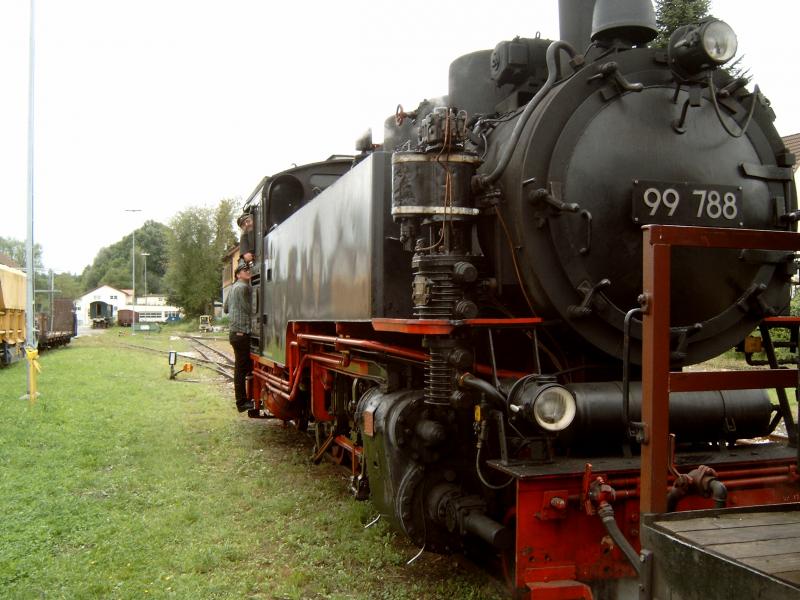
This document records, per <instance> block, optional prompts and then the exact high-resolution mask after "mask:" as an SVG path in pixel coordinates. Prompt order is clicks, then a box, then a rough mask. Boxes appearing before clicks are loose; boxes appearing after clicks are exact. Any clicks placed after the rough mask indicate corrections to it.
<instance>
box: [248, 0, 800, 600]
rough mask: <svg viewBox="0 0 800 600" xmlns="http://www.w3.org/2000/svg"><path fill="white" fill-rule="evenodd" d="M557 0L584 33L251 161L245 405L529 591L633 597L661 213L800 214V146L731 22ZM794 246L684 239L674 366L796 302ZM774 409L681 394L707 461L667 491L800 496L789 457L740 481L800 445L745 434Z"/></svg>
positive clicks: (501, 51) (491, 60) (359, 491)
mask: <svg viewBox="0 0 800 600" xmlns="http://www.w3.org/2000/svg"><path fill="white" fill-rule="evenodd" d="M560 9H561V17H562V36H563V37H564V38H565V39H564V40H560V41H551V40H545V39H541V38H539V37H535V38H530V39H526V38H514V39H513V40H510V41H503V42H500V43H499V44H498V45H497V46H496V47H495V48H494V49H493V50H482V51H478V52H474V53H472V54H468V55H466V56H462V57H460V58H457V59H456V60H455V61H454V62H453V63H452V65H451V67H450V73H449V93H448V95H447V97H446V98H445V99H443V100H439V101H423V102H422V103H421V104H420V105H419V106H418V107H417V108H416V109H415V110H413V111H405V110H403V109H402V107H398V108H397V111H396V113H395V115H394V116H392V117H390V118H389V119H388V120H387V122H386V131H385V136H384V143H383V144H382V145H380V146H379V145H375V144H373V143H372V140H371V138H369V137H365V138H364V139H362V140H360V141H359V143H358V146H357V150H358V151H359V152H360V154H359V155H357V156H355V157H343V156H332V157H330V158H329V159H328V160H325V161H322V162H319V163H314V164H308V165H302V166H298V167H294V168H291V169H289V170H286V171H283V172H280V173H277V174H274V175H271V176H268V177H266V178H264V180H263V181H262V182H261V183H260V184H259V185H258V187H257V188H256V190H255V191H254V192H253V194H252V195H251V197H250V199H249V200H248V202H247V203H246V205H245V212H246V213H249V214H251V215H252V217H253V221H254V229H253V232H252V233H248V234H247V235H251V236H252V238H251V239H249V240H248V241H247V243H248V245H249V246H250V247H251V248H253V253H254V255H255V259H254V264H253V267H252V268H251V273H252V280H251V283H252V293H253V307H254V312H253V315H252V325H253V332H254V334H253V337H252V353H251V354H252V358H253V369H252V374H251V376H250V378H249V381H248V392H249V394H250V397H251V398H252V399H253V400H254V403H255V407H256V408H255V409H254V410H252V411H250V412H249V416H251V417H254V418H257V417H274V418H278V419H282V420H284V421H287V422H293V423H294V424H296V425H297V427H298V428H299V429H302V430H305V429H308V428H309V427H310V428H311V431H312V432H313V434H314V436H315V440H316V447H315V459H317V460H319V459H321V458H322V457H323V456H324V455H325V454H326V453H328V454H330V455H332V456H333V457H334V458H336V459H337V460H340V461H342V462H344V463H345V464H347V465H349V466H350V468H351V473H352V479H351V490H352V493H353V495H354V496H355V497H356V498H358V499H369V500H371V502H372V503H373V504H374V505H375V507H376V508H377V509H378V510H379V511H380V513H381V514H382V515H383V516H384V517H385V518H387V519H389V520H390V521H391V522H392V523H393V524H394V525H395V526H396V527H397V528H398V529H399V530H400V531H402V532H403V533H405V534H406V535H407V536H408V537H409V538H410V539H411V540H412V541H413V542H414V543H415V544H417V545H418V546H419V547H420V548H424V549H425V550H428V551H433V552H457V551H463V550H465V549H466V550H470V551H473V550H475V549H481V548H482V549H486V548H490V549H492V550H493V551H495V552H497V553H498V554H500V555H502V556H503V557H504V564H505V565H506V567H507V569H506V570H507V572H508V575H509V580H510V582H511V585H512V587H513V588H515V589H516V590H517V592H518V593H519V594H520V595H524V594H526V593H530V594H532V597H534V598H536V597H559V598H572V597H576V598H577V597H580V598H586V597H591V594H592V593H594V595H595V597H606V596H608V597H623V596H625V595H626V594H636V593H638V589H637V588H636V586H635V581H634V580H633V577H634V576H635V574H636V571H635V569H634V565H632V564H631V562H629V561H628V560H627V559H631V557H633V558H632V561H633V562H635V561H636V550H635V548H636V547H638V544H639V542H638V526H639V515H638V504H637V502H636V497H637V488H638V479H637V478H638V476H639V471H638V468H639V467H638V465H639V463H638V457H637V454H638V448H639V445H638V441H640V440H637V439H636V438H635V436H632V434H631V428H630V427H629V425H630V422H632V421H636V420H637V419H638V418H639V412H640V405H641V384H640V383H639V382H640V380H641V375H642V372H641V371H642V370H641V362H642V325H641V321H640V320H639V318H637V312H636V309H637V308H639V307H640V298H639V296H640V294H641V291H642V267H641V265H642V227H643V226H644V225H648V224H671V225H695V226H713V227H722V228H731V229H759V230H776V231H793V230H794V228H795V224H796V221H797V219H798V214H799V213H798V211H797V206H796V191H795V189H794V184H793V182H792V178H791V165H792V164H793V162H794V157H793V156H792V155H791V154H790V153H789V152H788V151H787V150H786V148H785V147H784V145H783V143H782V141H781V138H780V137H779V135H778V133H777V132H776V130H775V128H774V127H773V125H772V121H773V119H774V115H773V113H772V111H771V109H770V106H769V102H768V101H767V99H766V98H765V97H764V96H763V95H762V94H761V93H760V91H759V90H758V89H757V88H756V89H755V90H753V91H750V90H749V89H748V88H747V82H746V81H744V80H742V79H737V78H735V77H732V76H731V75H730V74H728V73H727V72H726V71H725V70H724V68H722V67H723V65H725V64H726V63H727V62H728V61H730V59H731V58H732V57H733V56H734V54H735V53H736V36H735V33H734V32H733V31H732V29H731V28H730V27H729V26H728V25H727V24H725V23H724V22H723V21H720V20H717V19H707V20H704V21H702V22H700V23H695V24H691V25H687V26H685V27H682V28H680V29H678V30H677V31H676V32H675V33H674V34H673V36H672V38H671V40H670V43H669V46H668V48H666V49H657V48H650V47H647V43H648V42H649V41H650V40H652V39H653V38H654V36H655V34H656V30H655V18H654V15H653V10H652V6H651V5H650V3H649V1H644V2H614V1H611V0H597V2H596V3H595V2H584V1H575V0H573V1H567V0H563V1H562V3H561V7H560ZM584 48H585V52H583V53H581V52H579V50H581V49H584ZM793 259H794V256H793V254H792V253H789V252H763V251H741V250H713V251H709V250H706V249H704V250H702V251H701V250H697V249H688V248H686V249H676V250H675V251H674V254H673V259H672V260H673V263H672V264H673V273H674V276H673V285H672V297H671V299H670V301H671V305H672V307H673V310H672V313H671V319H672V322H671V329H670V336H671V342H670V361H671V367H672V369H673V370H679V369H681V368H683V367H686V366H689V365H692V364H695V363H698V362H701V361H704V360H706V359H708V358H710V357H715V356H717V355H719V354H721V353H723V352H725V351H727V350H729V349H730V348H732V347H734V346H736V345H737V344H738V343H739V342H740V341H741V340H742V339H743V338H744V337H745V336H746V335H747V334H748V333H749V332H751V331H752V330H753V328H754V327H756V326H757V325H758V323H759V322H760V321H761V320H762V319H763V318H764V317H766V316H769V315H774V314H780V313H781V312H782V311H784V310H785V309H786V307H787V306H788V302H789V286H790V281H791V276H792V274H793V265H794V260H793ZM623 395H625V396H626V398H627V403H628V404H629V414H628V416H627V418H626V414H627V413H626V412H624V410H623ZM781 416H782V415H780V414H778V415H777V418H776V408H775V407H774V406H773V405H772V403H771V401H770V399H769V396H768V395H767V393H766V391H765V390H761V389H758V390H736V391H706V392H683V393H673V394H672V396H671V399H670V430H671V431H672V432H673V433H674V435H675V464H677V465H686V466H697V465H700V464H704V465H706V467H705V468H706V470H704V471H701V474H700V475H699V476H697V477H695V479H696V480H698V481H701V483H700V484H699V485H700V486H701V488H702V489H701V490H700V491H699V492H698V493H697V494H695V495H690V496H687V497H685V498H682V499H678V498H676V497H673V498H672V499H671V505H670V508H671V509H680V510H683V509H688V508H697V507H704V506H711V505H712V504H714V503H717V505H724V504H728V505H748V504H754V503H759V502H781V501H785V500H786V499H791V498H797V497H798V491H800V488H798V485H797V480H796V478H795V480H794V481H787V482H784V483H780V484H775V483H770V484H767V483H764V484H763V485H761V484H758V483H757V484H754V485H751V486H749V487H742V486H739V487H737V486H731V487H732V489H729V490H726V489H725V486H724V485H721V483H722V482H723V481H725V480H726V477H727V478H728V479H729V480H730V479H731V478H735V477H736V473H737V472H742V468H743V466H746V465H752V464H754V463H758V464H769V465H778V466H785V465H788V464H790V463H791V464H794V463H793V460H796V459H793V458H792V457H793V454H792V451H791V449H789V448H787V447H785V446H784V445H780V444H763V445H759V446H757V447H756V446H752V445H744V444H742V443H741V440H745V439H748V438H756V437H759V436H766V435H767V434H769V433H770V431H771V429H772V428H774V426H775V424H776V422H777V421H778V420H779V418H780V417H781ZM783 416H785V415H783ZM759 461H764V462H763V463H759ZM708 465H711V466H712V467H713V469H714V470H712V469H711V467H708ZM597 473H603V477H596V476H595V475H596V474H597ZM795 474H796V470H795ZM665 475H666V474H665ZM666 493H667V492H666V487H665V494H666ZM602 499H605V500H607V502H606V501H605V500H602ZM612 500H613V501H612ZM603 504H604V506H601V505H603ZM612 504H613V510H612V511H611V512H610V513H609V512H608V510H607V509H608V507H609V505H612ZM600 509H602V510H600ZM598 515H599V516H598ZM631 552H632V553H633V554H631ZM556 588H558V589H559V590H561V591H560V592H558V593H560V594H562V595H558V596H553V595H546V594H547V593H550V592H548V591H547V590H551V591H552V590H553V589H556ZM590 590H591V591H590ZM537 594H538V595H537Z"/></svg>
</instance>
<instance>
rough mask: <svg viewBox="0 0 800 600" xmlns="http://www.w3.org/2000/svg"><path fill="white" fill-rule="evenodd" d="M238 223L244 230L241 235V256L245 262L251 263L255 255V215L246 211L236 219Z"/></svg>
mask: <svg viewBox="0 0 800 600" xmlns="http://www.w3.org/2000/svg"><path fill="white" fill-rule="evenodd" d="M236 224H237V225H238V226H239V228H240V229H241V230H242V233H241V235H240V236H239V256H241V257H242V258H243V259H244V260H245V262H247V263H251V262H253V257H254V255H253V250H254V244H253V215H251V214H250V213H244V214H243V215H242V216H241V217H239V218H238V219H236Z"/></svg>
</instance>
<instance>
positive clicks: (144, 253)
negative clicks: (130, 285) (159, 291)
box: [141, 252, 150, 304]
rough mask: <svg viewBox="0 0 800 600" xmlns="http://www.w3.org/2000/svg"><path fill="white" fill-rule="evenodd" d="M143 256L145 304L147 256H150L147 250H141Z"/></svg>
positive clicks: (145, 301)
mask: <svg viewBox="0 0 800 600" xmlns="http://www.w3.org/2000/svg"><path fill="white" fill-rule="evenodd" d="M141 255H142V256H144V303H145V304H147V257H148V256H150V253H149V252H142V253H141Z"/></svg>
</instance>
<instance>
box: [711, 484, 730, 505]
mask: <svg viewBox="0 0 800 600" xmlns="http://www.w3.org/2000/svg"><path fill="white" fill-rule="evenodd" d="M708 487H709V488H710V489H711V497H712V498H713V499H714V508H725V506H726V505H727V504H728V488H726V487H725V484H724V483H722V482H721V481H720V480H719V479H712V480H711V481H710V482H709V483H708Z"/></svg>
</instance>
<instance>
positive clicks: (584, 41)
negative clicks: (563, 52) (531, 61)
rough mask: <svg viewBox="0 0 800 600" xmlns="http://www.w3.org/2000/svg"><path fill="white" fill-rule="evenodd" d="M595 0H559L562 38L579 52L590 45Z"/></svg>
mask: <svg viewBox="0 0 800 600" xmlns="http://www.w3.org/2000/svg"><path fill="white" fill-rule="evenodd" d="M594 2H595V0H558V26H559V29H560V30H561V39H562V40H564V41H565V42H569V43H570V44H572V46H573V47H574V48H575V50H577V51H578V52H584V51H585V50H586V48H587V47H588V46H589V43H590V42H589V38H590V36H591V34H592V15H593V14H594Z"/></svg>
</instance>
